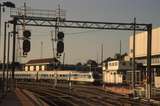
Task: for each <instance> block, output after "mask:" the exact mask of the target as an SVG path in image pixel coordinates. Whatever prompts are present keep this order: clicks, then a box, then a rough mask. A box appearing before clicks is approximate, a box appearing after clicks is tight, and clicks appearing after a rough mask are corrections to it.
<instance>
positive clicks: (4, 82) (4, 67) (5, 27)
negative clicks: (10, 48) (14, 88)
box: [3, 22, 7, 96]
mask: <svg viewBox="0 0 160 106" xmlns="http://www.w3.org/2000/svg"><path fill="white" fill-rule="evenodd" d="M6 33H7V22H5V24H4V50H3V96H5V94H6V91H5V90H6V89H5V88H6V80H5V71H6Z"/></svg>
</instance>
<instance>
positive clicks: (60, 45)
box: [57, 41, 64, 53]
mask: <svg viewBox="0 0 160 106" xmlns="http://www.w3.org/2000/svg"><path fill="white" fill-rule="evenodd" d="M63 51H64V43H63V41H58V42H57V52H58V53H63Z"/></svg>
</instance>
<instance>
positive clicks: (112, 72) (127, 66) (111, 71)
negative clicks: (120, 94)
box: [103, 60, 141, 84]
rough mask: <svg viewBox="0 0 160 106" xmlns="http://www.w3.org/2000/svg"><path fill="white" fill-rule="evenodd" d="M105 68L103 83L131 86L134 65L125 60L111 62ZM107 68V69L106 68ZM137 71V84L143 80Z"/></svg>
mask: <svg viewBox="0 0 160 106" xmlns="http://www.w3.org/2000/svg"><path fill="white" fill-rule="evenodd" d="M107 65H108V66H104V67H103V69H104V70H103V82H104V83H108V84H131V78H132V76H131V74H132V71H131V70H132V63H131V62H130V61H124V60H111V61H108V63H107ZM105 67H106V68H105ZM138 73H140V71H138V70H136V73H135V74H136V75H137V76H136V81H137V82H136V83H138V82H139V81H140V80H141V78H140V77H141V76H140V74H138Z"/></svg>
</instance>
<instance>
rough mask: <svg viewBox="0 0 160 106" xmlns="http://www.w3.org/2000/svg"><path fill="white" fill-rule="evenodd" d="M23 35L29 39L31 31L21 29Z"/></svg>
mask: <svg viewBox="0 0 160 106" xmlns="http://www.w3.org/2000/svg"><path fill="white" fill-rule="evenodd" d="M23 36H24V37H25V38H28V39H29V38H30V37H31V32H30V31H29V30H25V31H23Z"/></svg>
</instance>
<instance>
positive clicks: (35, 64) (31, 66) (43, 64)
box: [24, 58, 55, 71]
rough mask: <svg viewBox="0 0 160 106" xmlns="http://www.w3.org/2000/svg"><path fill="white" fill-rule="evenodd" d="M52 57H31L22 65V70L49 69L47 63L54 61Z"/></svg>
mask: <svg viewBox="0 0 160 106" xmlns="http://www.w3.org/2000/svg"><path fill="white" fill-rule="evenodd" d="M54 62H55V59H54V58H44V59H32V60H29V61H28V62H27V63H26V64H25V65H24V71H45V70H49V67H48V66H49V64H51V63H54Z"/></svg>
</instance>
